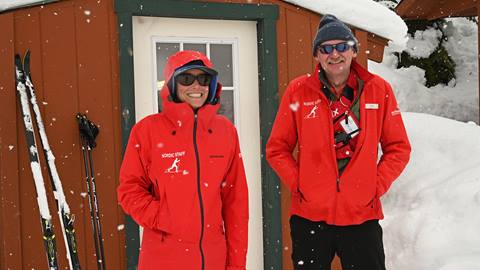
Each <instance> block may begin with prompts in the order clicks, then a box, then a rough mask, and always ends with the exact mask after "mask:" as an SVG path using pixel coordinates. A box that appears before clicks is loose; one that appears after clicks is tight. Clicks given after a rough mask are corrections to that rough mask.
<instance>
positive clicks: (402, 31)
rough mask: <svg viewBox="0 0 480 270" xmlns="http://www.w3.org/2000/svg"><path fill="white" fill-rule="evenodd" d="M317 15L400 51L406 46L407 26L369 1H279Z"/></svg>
mask: <svg viewBox="0 0 480 270" xmlns="http://www.w3.org/2000/svg"><path fill="white" fill-rule="evenodd" d="M283 1H284V2H288V3H291V4H294V5H297V6H300V7H303V8H306V9H309V10H311V11H313V12H316V13H319V14H323V15H325V14H332V15H335V16H336V17H337V18H338V19H340V20H342V21H343V22H345V23H347V24H349V25H351V26H354V27H356V28H360V29H363V30H366V31H368V32H370V33H373V34H376V35H379V36H381V37H384V38H386V39H389V40H391V42H390V43H391V44H390V47H391V48H392V49H394V50H396V51H401V50H403V49H404V48H405V47H406V44H407V40H408V38H407V30H408V28H407V25H406V24H405V22H404V21H403V20H402V18H400V17H399V16H398V15H397V14H396V13H395V12H393V11H392V10H390V9H388V8H387V7H385V6H384V5H382V4H380V3H377V2H375V1H373V0H346V1H338V0H283Z"/></svg>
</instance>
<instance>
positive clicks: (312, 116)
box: [305, 104, 318, 118]
mask: <svg viewBox="0 0 480 270" xmlns="http://www.w3.org/2000/svg"><path fill="white" fill-rule="evenodd" d="M317 109H318V107H317V105H316V104H315V106H313V108H312V110H311V111H310V113H309V114H307V116H305V118H315V117H317Z"/></svg>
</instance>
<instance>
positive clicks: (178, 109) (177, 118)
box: [160, 85, 220, 130]
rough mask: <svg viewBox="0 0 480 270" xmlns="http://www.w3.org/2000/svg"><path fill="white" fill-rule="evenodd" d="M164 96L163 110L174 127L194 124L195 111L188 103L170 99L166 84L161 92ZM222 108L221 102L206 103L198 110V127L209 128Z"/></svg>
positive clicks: (178, 127) (162, 96)
mask: <svg viewBox="0 0 480 270" xmlns="http://www.w3.org/2000/svg"><path fill="white" fill-rule="evenodd" d="M160 95H161V98H162V107H163V109H162V112H163V113H164V114H165V116H166V117H167V118H168V119H169V120H170V122H171V124H172V125H173V128H174V129H180V128H182V127H187V126H193V121H194V117H195V112H194V110H193V109H192V107H190V105H189V104H188V103H185V102H182V103H176V102H173V101H171V100H170V98H169V90H168V88H167V86H166V85H164V86H163V88H162V90H161V92H160ZM219 108H220V102H219V103H217V104H215V105H212V104H205V105H203V106H202V107H200V108H199V109H198V110H197V124H198V128H200V129H202V130H206V129H208V127H209V126H210V122H211V121H212V120H213V118H214V116H215V114H217V111H218V109H219Z"/></svg>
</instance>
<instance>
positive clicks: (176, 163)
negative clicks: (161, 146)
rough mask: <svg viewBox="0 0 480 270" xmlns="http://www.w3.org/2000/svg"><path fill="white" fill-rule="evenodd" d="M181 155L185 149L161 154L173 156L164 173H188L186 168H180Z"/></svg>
mask: <svg viewBox="0 0 480 270" xmlns="http://www.w3.org/2000/svg"><path fill="white" fill-rule="evenodd" d="M183 156H185V151H181V152H174V153H164V154H162V158H170V159H171V158H174V159H173V161H172V163H171V165H170V166H169V167H168V168H167V169H166V170H165V173H174V174H177V173H181V174H183V175H186V174H188V171H187V170H182V169H181V162H182V160H181V157H183Z"/></svg>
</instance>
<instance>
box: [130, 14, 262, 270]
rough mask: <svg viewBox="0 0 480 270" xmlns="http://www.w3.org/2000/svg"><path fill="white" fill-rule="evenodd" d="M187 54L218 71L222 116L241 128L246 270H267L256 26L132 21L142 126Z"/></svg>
mask: <svg viewBox="0 0 480 270" xmlns="http://www.w3.org/2000/svg"><path fill="white" fill-rule="evenodd" d="M187 49H188V50H197V51H201V52H203V53H204V54H206V55H207V56H208V57H209V58H210V59H211V60H212V62H213V64H214V65H215V68H216V69H217V70H218V71H219V80H220V82H221V83H222V85H223V87H222V97H221V102H222V106H221V109H220V113H222V114H224V115H225V116H227V117H228V118H229V119H230V120H231V121H232V122H233V123H234V124H235V126H236V127H237V130H238V133H239V137H240V147H241V150H242V155H243V157H244V158H243V161H244V163H245V170H246V174H247V181H248V188H249V204H250V222H249V240H248V244H249V246H248V255H247V269H249V270H256V269H263V236H262V235H263V234H262V190H261V171H260V122H259V119H260V116H259V107H258V104H259V102H258V61H257V59H258V58H257V27H256V22H255V21H232V20H203V19H178V18H160V17H133V57H134V73H135V74H134V78H135V112H136V120H137V121H138V120H140V119H142V118H143V117H145V116H147V115H149V114H152V113H156V112H158V108H159V107H161V104H159V103H160V102H159V93H158V91H159V89H160V86H161V85H162V84H163V80H164V78H163V67H164V66H165V63H166V58H167V57H168V56H169V55H171V54H172V53H174V52H177V51H179V50H187Z"/></svg>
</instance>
